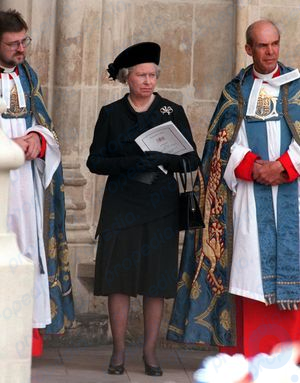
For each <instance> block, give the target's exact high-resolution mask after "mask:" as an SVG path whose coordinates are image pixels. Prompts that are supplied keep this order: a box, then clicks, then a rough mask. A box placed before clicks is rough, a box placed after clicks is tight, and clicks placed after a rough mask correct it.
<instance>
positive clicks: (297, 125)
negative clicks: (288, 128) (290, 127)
mask: <svg viewBox="0 0 300 383" xmlns="http://www.w3.org/2000/svg"><path fill="white" fill-rule="evenodd" d="M294 127H295V130H296V132H297V134H298V136H300V121H295V122H294Z"/></svg>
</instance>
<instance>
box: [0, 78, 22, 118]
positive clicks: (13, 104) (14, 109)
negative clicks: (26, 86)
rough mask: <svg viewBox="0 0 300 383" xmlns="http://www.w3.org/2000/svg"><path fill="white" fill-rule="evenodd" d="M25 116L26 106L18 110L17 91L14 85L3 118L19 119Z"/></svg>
mask: <svg viewBox="0 0 300 383" xmlns="http://www.w3.org/2000/svg"><path fill="white" fill-rule="evenodd" d="M26 114H27V108H26V106H25V107H23V108H20V105H19V97H18V90H17V87H16V85H14V86H13V88H12V89H11V91H10V108H9V109H7V111H6V112H5V113H4V116H5V117H9V118H20V117H24V116H26Z"/></svg>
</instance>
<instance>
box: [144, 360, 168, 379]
mask: <svg viewBox="0 0 300 383" xmlns="http://www.w3.org/2000/svg"><path fill="white" fill-rule="evenodd" d="M143 361H144V365H145V374H146V375H150V376H162V374H163V371H162V369H161V368H160V367H159V366H150V365H149V364H148V363H147V362H146V359H145V357H144V356H143Z"/></svg>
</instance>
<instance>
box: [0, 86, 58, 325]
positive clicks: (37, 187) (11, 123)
mask: <svg viewBox="0 0 300 383" xmlns="http://www.w3.org/2000/svg"><path fill="white" fill-rule="evenodd" d="M11 82H13V81H12V80H11ZM0 118H1V123H2V127H3V129H4V132H5V133H6V134H7V135H8V137H10V138H16V137H19V136H24V135H25V134H28V133H29V132H30V131H32V130H33V131H38V132H40V133H41V134H42V135H43V136H44V137H45V139H46V141H47V148H46V154H45V161H44V160H42V159H39V158H38V159H36V160H34V161H25V164H24V165H23V166H21V167H20V168H19V169H16V170H12V171H11V172H10V197H9V206H8V217H7V225H8V230H9V231H13V232H15V233H16V235H17V240H18V245H19V248H20V250H21V252H22V254H23V255H25V256H27V257H28V258H30V259H32V260H33V262H34V265H35V280H34V291H33V292H32V298H33V299H34V311H33V324H32V326H33V327H34V328H43V327H45V326H46V325H47V324H50V323H51V313H50V297H49V283H48V273H47V264H46V256H45V248H44V240H43V197H44V188H46V187H47V186H48V185H49V183H50V180H51V178H52V176H53V174H54V172H55V170H56V169H57V167H58V165H59V162H60V151H59V147H58V144H57V143H56V141H55V139H54V137H53V135H52V133H51V132H50V131H49V130H48V129H46V128H44V127H42V126H40V125H36V124H35V121H33V126H32V128H31V129H28V130H26V123H25V119H23V118H18V119H5V118H2V117H0ZM39 252H40V256H41V259H42V263H43V266H44V271H45V274H41V273H40V267H39V258H38V254H39ZM11 266H12V269H13V268H14V267H18V260H17V259H12V260H11Z"/></svg>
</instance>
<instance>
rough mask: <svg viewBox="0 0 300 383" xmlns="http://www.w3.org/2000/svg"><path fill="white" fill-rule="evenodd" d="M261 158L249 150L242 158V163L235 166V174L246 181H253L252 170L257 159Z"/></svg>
mask: <svg viewBox="0 0 300 383" xmlns="http://www.w3.org/2000/svg"><path fill="white" fill-rule="evenodd" d="M258 158H259V156H258V155H256V154H254V153H252V152H248V153H247V154H246V155H245V157H244V158H243V159H242V161H241V162H240V164H239V165H238V166H237V167H236V168H235V170H234V174H235V176H236V177H237V178H240V179H241V180H244V181H253V178H252V171H253V165H254V162H255V160H257V159H258Z"/></svg>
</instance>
